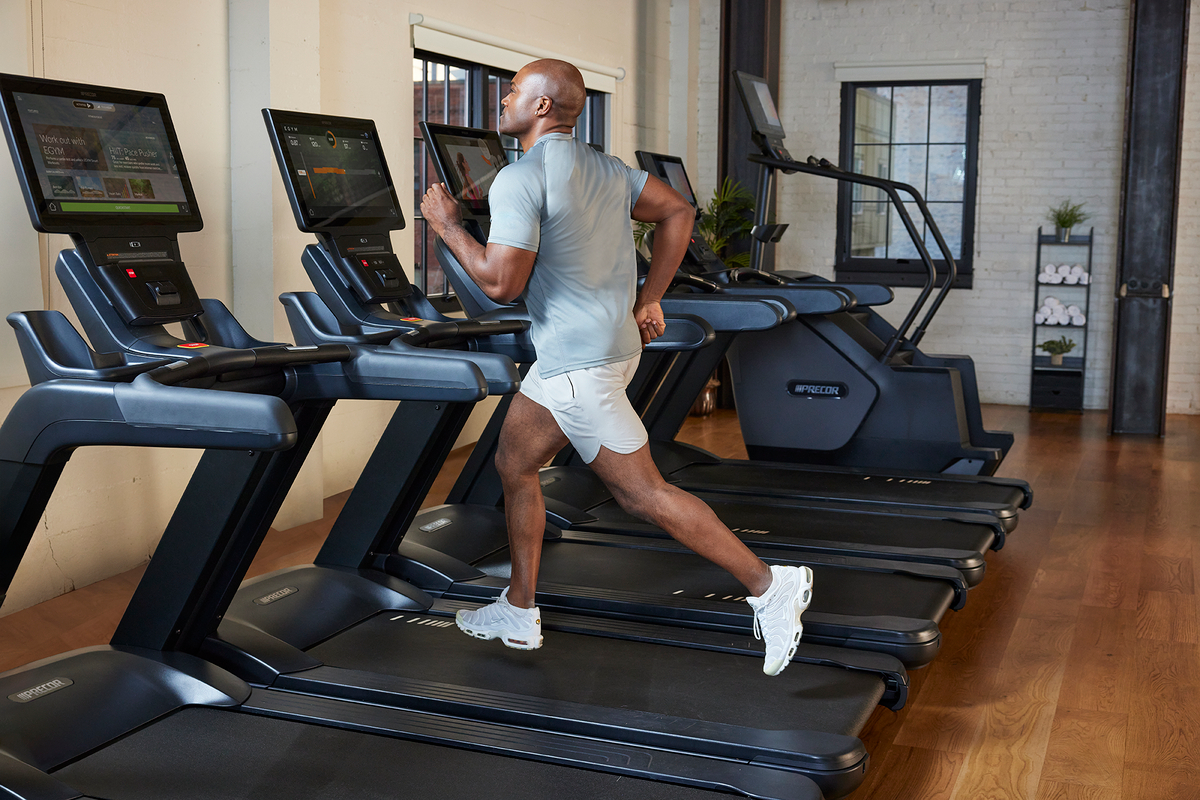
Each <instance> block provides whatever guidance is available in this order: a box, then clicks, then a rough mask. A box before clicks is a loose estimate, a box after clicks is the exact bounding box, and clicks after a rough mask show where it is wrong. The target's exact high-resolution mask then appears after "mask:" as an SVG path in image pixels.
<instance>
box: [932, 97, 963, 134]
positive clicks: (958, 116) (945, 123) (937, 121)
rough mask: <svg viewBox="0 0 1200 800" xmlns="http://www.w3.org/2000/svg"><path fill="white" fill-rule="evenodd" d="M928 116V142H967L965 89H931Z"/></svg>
mask: <svg viewBox="0 0 1200 800" xmlns="http://www.w3.org/2000/svg"><path fill="white" fill-rule="evenodd" d="M932 94H933V97H932V108H931V110H930V115H929V141H931V142H965V141H966V140H967V87H966V86H934V87H932Z"/></svg>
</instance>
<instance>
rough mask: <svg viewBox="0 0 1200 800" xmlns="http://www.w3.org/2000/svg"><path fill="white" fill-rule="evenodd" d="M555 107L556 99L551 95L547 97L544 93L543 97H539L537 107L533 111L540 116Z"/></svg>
mask: <svg viewBox="0 0 1200 800" xmlns="http://www.w3.org/2000/svg"><path fill="white" fill-rule="evenodd" d="M553 109H554V100H553V99H552V98H550V97H547V96H546V95H542V96H541V97H539V98H538V104H537V108H535V109H534V110H533V113H534V114H535V115H537V116H539V117H544V116H546V115H548V114H549V113H550V112H551V111H552V110H553Z"/></svg>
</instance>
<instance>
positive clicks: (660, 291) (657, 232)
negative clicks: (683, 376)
mask: <svg viewBox="0 0 1200 800" xmlns="http://www.w3.org/2000/svg"><path fill="white" fill-rule="evenodd" d="M633 218H634V219H636V220H638V221H640V222H652V223H655V229H654V250H653V252H652V253H651V254H650V255H651V260H650V274H649V275H647V276H646V282H645V283H644V284H642V289H641V291H640V292H638V297H637V302H635V303H634V306H633V317H634V319H635V320H636V321H637V324H638V331H639V332H640V333H641V334H642V344H649V343H650V341H651V340H652V339H657V338H658V337H659V336H661V335H662V334H663V331H664V330H666V323H665V321H664V320H663V313H662V307H661V306H660V305H659V302H658V301H659V300H661V299H662V296H663V295H664V294H666V291H667V289H668V288H670V286H671V279H672V278H673V277H675V272H676V270H678V269H679V265H680V263H681V262H682V261H683V255H684V253H686V252H687V246H688V244H689V243H690V242H691V240H692V225H693V224H694V223H695V221H696V211H695V209H694V208H692V204H691V203H689V202H688V201H687V200H685V199H684V197H683V195H681V194H680V193H679V192H677V191H675V190H674V189H672V188H671V187H670V186H668V185H667V184H665V183H663V182H662V181H660V180H659V179H658V178H655V177H654V176H653V175H650V176H647V178H646V185H645V186H644V187H642V193H641V194H640V195H638V199H637V202H636V203H634V204H633Z"/></svg>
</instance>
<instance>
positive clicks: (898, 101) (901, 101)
mask: <svg viewBox="0 0 1200 800" xmlns="http://www.w3.org/2000/svg"><path fill="white" fill-rule="evenodd" d="M892 108H893V117H892V141H893V142H896V143H898V144H907V143H911V142H926V141H928V139H926V138H925V137H926V134H928V132H929V87H928V86H897V87H896V88H895V89H894V90H893V97H892Z"/></svg>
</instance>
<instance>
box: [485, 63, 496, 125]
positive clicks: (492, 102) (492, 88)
mask: <svg viewBox="0 0 1200 800" xmlns="http://www.w3.org/2000/svg"><path fill="white" fill-rule="evenodd" d="M499 92H500V79H499V78H497V77H496V76H495V75H488V82H487V97H488V99H487V120H486V121H485V122H484V124H483V126H484V127H485V128H487V129H488V130H489V131H494V130H496V128H497V126H498V124H499V118H500V94H499Z"/></svg>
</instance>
